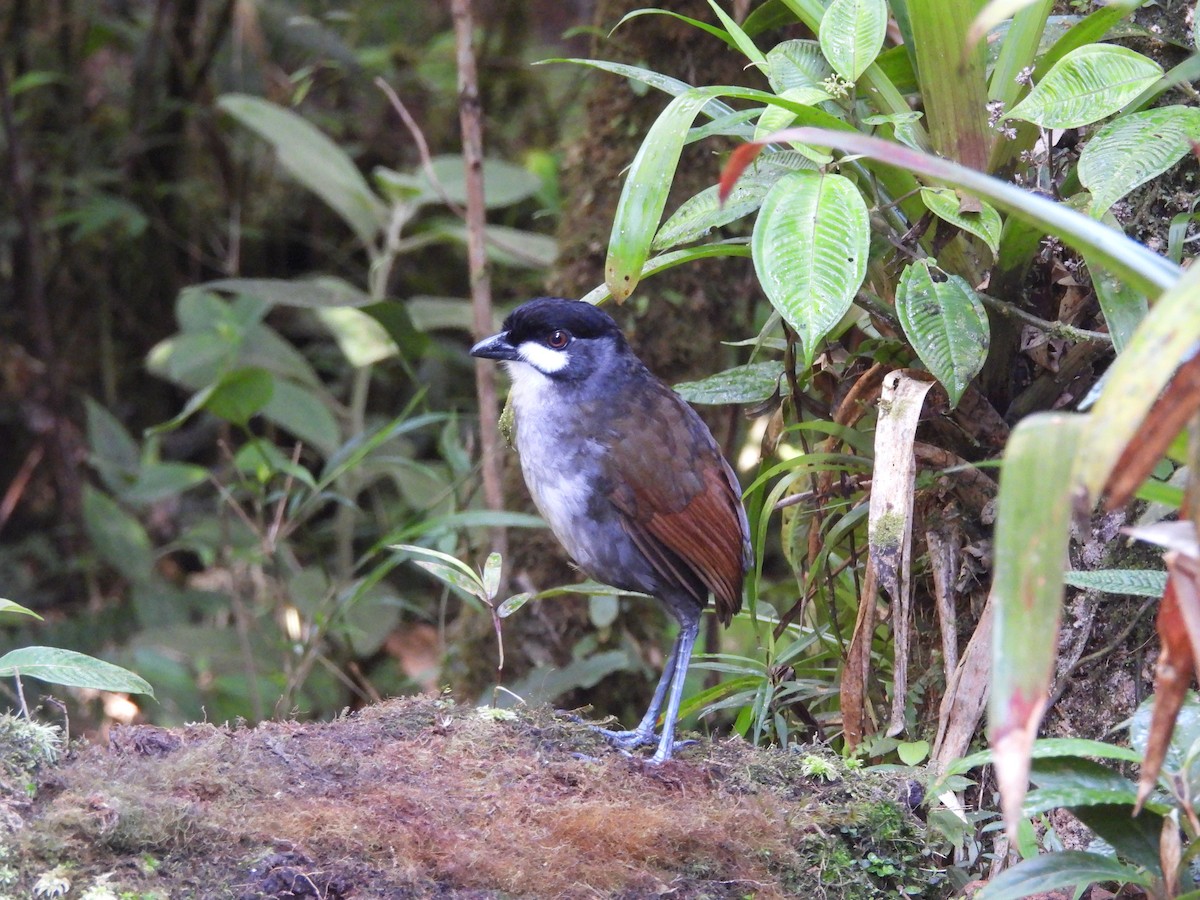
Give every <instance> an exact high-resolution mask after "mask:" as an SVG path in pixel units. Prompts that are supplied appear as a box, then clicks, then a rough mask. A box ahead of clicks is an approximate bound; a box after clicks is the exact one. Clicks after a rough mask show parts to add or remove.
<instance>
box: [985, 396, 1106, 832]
mask: <svg viewBox="0 0 1200 900" xmlns="http://www.w3.org/2000/svg"><path fill="white" fill-rule="evenodd" d="M1086 426H1087V419H1086V417H1084V416H1079V415H1069V414H1066V413H1039V414H1037V415H1033V416H1029V417H1028V418H1025V419H1023V420H1022V421H1021V422H1020V423H1019V424H1018V425H1017V427H1016V428H1014V429H1013V432H1012V436H1011V437H1010V438H1009V442H1008V446H1007V448H1005V451H1004V470H1003V472H1002V473H1001V475H1000V493H999V496H998V497H997V499H996V513H997V518H996V561H995V568H994V571H995V579H994V581H993V583H992V602H994V603H995V619H994V623H995V624H994V626H993V633H992V690H991V696H990V698H989V705H988V720H989V721H988V734H989V737H990V738H991V742H992V747H993V749H994V752H995V764H996V776H997V781H998V783H999V785H1000V790H1001V807H1002V809H1003V810H1004V819H1005V823H1006V825H1007V826H1008V828H1009V829H1010V832H1011V831H1012V830H1014V829H1015V827H1016V823H1017V821H1018V820H1019V819H1020V813H1021V804H1022V802H1023V800H1024V796H1025V789H1026V786H1027V776H1028V772H1029V753H1030V748H1031V746H1032V744H1033V740H1034V737H1035V736H1036V734H1037V728H1038V723H1039V722H1040V721H1041V717H1042V712H1043V711H1044V709H1045V704H1046V698H1047V692H1048V689H1049V685H1050V675H1051V671H1052V669H1053V662H1054V655H1055V649H1056V646H1057V645H1056V641H1057V636H1058V620H1059V615H1060V612H1061V608H1062V598H1063V571H1064V569H1065V568H1066V565H1065V563H1066V560H1067V544H1068V542H1069V541H1070V536H1071V510H1072V508H1073V506H1072V499H1073V497H1072V495H1073V482H1072V481H1071V469H1072V466H1073V464H1074V460H1075V455H1076V451H1077V449H1078V448H1079V447H1080V446H1081V443H1080V441H1081V436H1082V435H1083V434H1084V432H1085V429H1086Z"/></svg>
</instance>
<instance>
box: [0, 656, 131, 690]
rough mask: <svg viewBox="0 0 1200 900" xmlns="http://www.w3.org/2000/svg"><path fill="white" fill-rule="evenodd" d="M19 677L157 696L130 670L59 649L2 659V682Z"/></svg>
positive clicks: (0, 663) (0, 673)
mask: <svg viewBox="0 0 1200 900" xmlns="http://www.w3.org/2000/svg"><path fill="white" fill-rule="evenodd" d="M17 675H19V676H20V677H22V678H37V679H40V680H41V681H48V682H50V683H51V684H63V685H67V686H68V687H83V688H94V689H95V690H98V691H120V692H122V693H127V694H149V695H150V696H151V697H153V696H154V689H153V688H152V687H150V684H149V683H148V682H147V681H146V680H145V679H144V678H142V677H140V676H138V675H135V674H133V673H132V672H130V671H129V670H128V669H122V668H121V667H120V666H114V665H113V664H112V663H108V662H104V661H103V660H100V659H96V658H95V657H93V656H88V655H86V654H84V653H76V652H75V651H74V650H60V649H58V648H56V647H22V648H20V649H18V650H13V651H11V652H10V653H6V654H4V656H0V678H12V677H13V676H17Z"/></svg>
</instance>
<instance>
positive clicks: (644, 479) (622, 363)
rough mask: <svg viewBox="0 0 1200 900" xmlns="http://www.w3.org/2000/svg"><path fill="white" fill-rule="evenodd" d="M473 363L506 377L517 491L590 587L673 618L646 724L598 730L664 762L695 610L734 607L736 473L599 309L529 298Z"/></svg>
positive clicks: (741, 538)
mask: <svg viewBox="0 0 1200 900" xmlns="http://www.w3.org/2000/svg"><path fill="white" fill-rule="evenodd" d="M471 355H472V356H477V357H484V358H487V359H496V360H500V361H501V362H503V363H504V365H505V367H506V368H507V370H508V374H509V376H510V378H511V380H512V391H511V402H512V405H513V413H514V419H515V424H516V446H517V453H518V454H519V456H520V461H521V471H522V474H523V475H524V477H525V483H526V484H527V485H528V487H529V492H530V494H531V495H532V496H533V500H534V504H535V505H536V506H537V508H538V511H539V512H540V513H541V514H542V516H543V517H544V518H545V519H546V522H547V523H548V524H549V526H550V529H551V531H552V532H553V533H554V535H555V537H556V538H557V539H558V541H559V542H560V543H561V544H562V545H563V547H564V549H565V550H566V551H567V553H568V554H569V555H570V556H571V558H572V559H573V560H574V562H575V563H576V564H577V565H578V566H579V568H580V569H582V570H583V571H584V572H585V573H586V574H587V575H588V576H590V577H591V578H594V579H595V580H596V581H600V582H603V583H605V584H610V585H613V586H614V587H618V588H621V589H624V590H630V591H639V592H641V593H645V594H650V595H651V596H653V597H655V598H657V599H658V600H659V601H660V602H661V603H662V604H663V605H664V607H665V608H666V609H667V611H668V612H669V613H670V614H671V615H672V616H674V617H675V619H676V620H678V622H679V635H678V637H677V638H676V640H675V645H674V648H673V649H672V651H671V654H670V656H669V657H668V659H667V662H666V665H665V666H664V668H663V673H662V677H661V678H660V679H659V682H658V686H657V687H656V688H655V690H654V697H653V699H652V700H651V702H650V707H649V709H647V710H646V714H645V716H643V717H642V720H641V722H640V723H639V724H638V725H637V727H636V728H633V729H631V730H629V731H614V730H610V729H603V728H601V729H598V730H599V731H600V732H601V733H602V734H604V736H605V737H606V738H608V740H609V741H610V742H611V743H612V744H614V745H615V746H617V747H619V748H620V749H623V750H626V751H629V750H632V749H634V748H636V747H640V746H643V745H649V744H657V748H656V750H655V752H654V755H653V757H652V758H651V761H652V762H655V763H661V762H663V761H664V760H667V759H670V758H671V756H672V753H673V752H674V748H675V723H676V720H677V719H678V716H679V704H680V700H681V698H682V695H683V685H684V680H685V679H686V677H687V669H688V662H689V660H690V659H691V655H692V648H693V646H694V645H695V642H696V637H697V635H698V633H699V626H700V616H701V613H702V612H703V610H704V608H705V607H706V606H707V605H708V602H709V596H710V595H711V596H712V597H713V600H714V602H715V611H716V615H717V618H718V619H719V620H720V621H721V622H722V624H724V625H728V624H729V622H730V620H731V619H732V618H733V616H734V615H735V614H736V613H737V612H738V610H739V609H741V605H742V582H743V580H744V578H745V574H746V570H747V569H748V568H749V565H750V529H749V525H748V523H747V521H746V512H745V509H744V508H743V506H742V501H741V488H740V487H739V485H738V481H737V478H736V476H735V475H734V473H733V470H732V469H731V468H730V466H729V463H728V462H726V461H725V458H724V457H723V456H722V454H721V451H720V448H719V447H718V446H717V442H716V441H715V440H714V439H713V436H712V433H711V432H710V431H709V430H708V426H706V425H705V424H704V422H703V420H702V419H701V418H700V416H698V415H697V414H696V411H695V410H694V409H692V408H691V406H689V405H688V404H687V403H686V402H685V401H684V400H683V399H682V398H681V397H680V396H679V395H678V394H677V393H675V391H673V390H672V389H671V388H670V387H669V386H667V385H666V384H664V383H663V382H662V381H661V380H659V379H658V378H657V377H656V376H655V375H653V374H652V373H651V372H650V370H649V369H647V368H646V366H645V365H643V364H642V362H641V360H639V359H638V358H637V356H636V355H634V353H633V351H632V350H631V349H630V347H629V344H628V343H627V342H626V340H625V336H624V335H623V334H622V333H621V329H620V328H619V327H618V326H617V323H616V322H614V321H613V319H612V317H611V316H610V315H608V313H606V312H604V310H602V309H599V308H598V307H595V306H592V305H591V304H588V303H583V302H581V301H578V300H565V299H562V298H558V297H542V298H539V299H536V300H531V301H529V302H528V303H525V304H523V305H521V306H519V307H517V309H515V310H514V311H513V312H512V313H511V314H510V315H509V316H508V318H507V319H505V321H504V326H503V330H502V331H500V333H499V334H495V335H493V336H491V337H489V338H485V339H484V340H482V341H480V342H479V343H478V344H476V345H475V346H474V347H472V348H471ZM664 701H665V703H666V712H665V714H664V716H663V727H662V732H661V734H658V733H656V730H655V726H656V725H657V722H658V718H659V713H660V712H661V711H662V709H663V703H664Z"/></svg>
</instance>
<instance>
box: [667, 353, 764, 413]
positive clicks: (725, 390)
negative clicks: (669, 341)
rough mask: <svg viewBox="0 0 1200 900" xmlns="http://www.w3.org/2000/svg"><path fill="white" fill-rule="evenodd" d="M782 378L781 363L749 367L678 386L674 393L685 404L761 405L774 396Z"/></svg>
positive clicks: (738, 368)
mask: <svg viewBox="0 0 1200 900" xmlns="http://www.w3.org/2000/svg"><path fill="white" fill-rule="evenodd" d="M782 377H783V363H781V362H778V361H771V362H758V363H750V364H749V365H745V366H738V367H737V368H734V369H726V370H725V371H724V372H718V373H716V374H715V375H709V376H708V377H707V378H702V379H700V380H699V381H684V382H680V383H679V384H677V385H675V391H676V393H678V394H679V396H681V397H682V398H683V399H684V400H686V401H687V402H688V403H699V404H702V405H703V404H713V405H718V404H726V403H761V402H762V401H764V400H767V399H769V398H770V397H773V396H774V395H775V393H776V392H777V391H778V390H779V379H780V378H782Z"/></svg>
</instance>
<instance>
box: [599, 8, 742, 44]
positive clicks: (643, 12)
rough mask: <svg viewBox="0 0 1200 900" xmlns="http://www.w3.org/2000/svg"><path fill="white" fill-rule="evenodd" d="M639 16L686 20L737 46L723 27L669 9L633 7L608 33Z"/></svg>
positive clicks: (695, 26)
mask: <svg viewBox="0 0 1200 900" xmlns="http://www.w3.org/2000/svg"><path fill="white" fill-rule="evenodd" d="M639 16H670V17H671V18H672V19H678V20H679V21H681V22H687V23H688V24H689V25H691V26H692V27H693V28H699V29H700V30H701V31H706V32H708V33H709V34H711V35H712V36H713V37H715V38H719V39H720V40H722V41H724V42H725V43H726V44H727V45H729V48H730V49H731V50H736V49H737V48H738V45H737V43H736V42H735V41H734V39H733V38H732V37H730V35H729V32H727V31H726V30H725V29H724V28H718V27H717V26H716V25H710V24H709V23H708V22H702V21H700V20H699V19H693V18H692V17H691V16H685V15H683V14H682V13H677V12H672V11H671V10H669V9H635V10H633V12H628V13H626V14H625V15H624V16H622V17H621V21H620V22H618V23H617V24H616V25H614V26H613V27H612V31H610V32H609V34H610V35H611V34H613V32H615V31H616V30H617V29H618V28H620V27H621V26H622V25H624V24H625V23H626V22H628V21H629V20H630V19H636V18H638V17H639Z"/></svg>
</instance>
